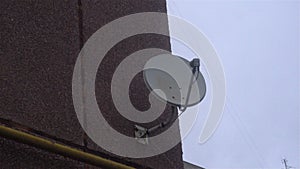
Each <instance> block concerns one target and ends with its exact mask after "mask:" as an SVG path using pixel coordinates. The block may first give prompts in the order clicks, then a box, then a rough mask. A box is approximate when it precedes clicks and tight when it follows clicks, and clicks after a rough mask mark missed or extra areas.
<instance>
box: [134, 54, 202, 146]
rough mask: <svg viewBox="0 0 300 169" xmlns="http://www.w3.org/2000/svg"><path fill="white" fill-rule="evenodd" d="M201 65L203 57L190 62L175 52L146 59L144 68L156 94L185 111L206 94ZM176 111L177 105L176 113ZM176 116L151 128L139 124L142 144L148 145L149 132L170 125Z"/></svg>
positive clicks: (151, 88) (136, 128) (137, 128)
mask: <svg viewBox="0 0 300 169" xmlns="http://www.w3.org/2000/svg"><path fill="white" fill-rule="evenodd" d="M199 66H200V60H199V59H193V60H192V61H190V62H189V61H188V60H186V59H184V58H182V57H179V56H176V55H172V54H162V55H158V56H155V57H152V58H151V59H149V60H148V61H147V62H146V64H145V66H144V71H143V75H144V81H145V83H146V85H147V87H148V89H149V90H150V91H153V93H154V95H155V96H157V97H158V98H159V99H162V100H164V101H166V102H168V103H169V104H172V105H173V106H175V107H179V108H180V109H179V110H180V111H181V113H183V112H184V111H185V110H186V108H187V107H189V106H193V105H196V104H198V103H200V102H201V101H202V99H203V98H204V96H205V93H206V84H205V80H204V77H203V75H202V74H201V72H200V70H199ZM174 110H175V108H174V107H173V113H172V115H174V112H175V111H174ZM177 118H178V115H177ZM177 118H176V119H177ZM172 119H173V118H172V117H170V118H168V119H167V120H166V121H164V122H162V123H160V124H158V125H156V126H153V127H151V128H144V127H142V126H139V125H135V132H134V134H135V138H136V139H137V141H138V142H140V143H143V144H148V135H149V133H151V132H153V131H155V130H157V129H159V128H162V127H164V126H166V125H168V124H169V123H171V122H172Z"/></svg>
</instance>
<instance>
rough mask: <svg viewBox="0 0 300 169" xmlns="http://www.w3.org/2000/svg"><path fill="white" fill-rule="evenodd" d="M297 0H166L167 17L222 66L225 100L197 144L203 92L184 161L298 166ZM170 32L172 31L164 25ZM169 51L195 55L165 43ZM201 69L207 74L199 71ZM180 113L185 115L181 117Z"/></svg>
mask: <svg viewBox="0 0 300 169" xmlns="http://www.w3.org/2000/svg"><path fill="white" fill-rule="evenodd" d="M299 11H300V1H288V0H285V1H284V0H282V1H279V0H277V1H252V0H247V1H237V0H235V1H225V0H224V1H221V0H219V1H216V0H213V1H212V0H210V1H209V0H206V1H203V0H168V12H169V14H171V15H175V16H179V17H182V18H184V19H185V20H187V21H189V22H190V23H192V24H194V25H195V26H196V27H197V28H199V30H200V31H202V32H203V33H204V34H205V35H206V36H207V37H208V39H209V40H210V41H211V42H212V44H213V45H214V47H215V49H216V51H217V53H218V54H219V57H220V59H221V61H222V64H223V67H224V71H225V75H226V88H227V97H226V99H227V100H226V105H225V110H224V114H223V118H222V120H221V123H220V124H219V127H218V129H217V130H216V132H215V133H214V135H213V136H212V137H211V138H210V139H209V140H208V142H206V143H205V144H199V135H200V131H201V128H202V127H203V123H204V119H205V117H206V115H207V114H206V113H207V112H208V106H209V103H210V99H211V97H210V94H211V90H210V87H209V86H208V93H207V97H206V98H205V99H204V101H203V102H202V103H201V104H199V105H198V106H196V107H193V108H191V109H190V110H189V111H199V115H198V118H197V122H196V124H195V126H194V127H193V128H192V130H191V132H190V133H189V135H188V136H187V137H186V138H185V139H184V142H183V150H184V160H186V161H188V162H191V163H193V164H197V165H199V166H204V167H207V168H278V169H279V168H283V165H282V163H281V159H282V157H285V158H286V159H287V160H288V164H289V165H291V166H293V167H294V168H300V164H299V161H300V153H299V152H300V144H299V142H300V140H299V135H300V130H299V129H300V126H299V123H300V121H299V120H300V119H299V118H300V116H299V112H300V110H299V103H300V99H299V94H300V91H299V86H300V83H299V77H300V73H299V56H300V53H299V47H300V42H299V41H300V40H299V39H300V35H299V34H300V33H299V31H300V26H299V22H300V18H299V16H300V13H299ZM170 29H172V28H170ZM172 50H173V53H174V54H179V55H181V56H183V57H185V58H188V59H191V58H193V57H196V56H194V55H193V53H192V52H190V51H189V49H188V48H186V47H184V46H183V45H182V44H180V43H178V42H176V41H174V40H172ZM201 71H202V72H203V74H204V75H205V77H206V80H208V82H207V83H208V85H209V77H208V75H207V72H206V70H205V66H202V68H201ZM185 113H188V111H187V112H185Z"/></svg>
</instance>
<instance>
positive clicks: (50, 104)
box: [0, 0, 183, 169]
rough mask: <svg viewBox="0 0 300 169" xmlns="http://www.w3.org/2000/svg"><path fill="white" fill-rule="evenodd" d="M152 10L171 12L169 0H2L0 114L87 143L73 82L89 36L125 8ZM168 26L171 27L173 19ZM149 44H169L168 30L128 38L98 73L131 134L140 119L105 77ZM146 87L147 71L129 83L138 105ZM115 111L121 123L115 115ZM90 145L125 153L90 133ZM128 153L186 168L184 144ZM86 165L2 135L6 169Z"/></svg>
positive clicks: (108, 112)
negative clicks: (123, 110)
mask: <svg viewBox="0 0 300 169" xmlns="http://www.w3.org/2000/svg"><path fill="white" fill-rule="evenodd" d="M79 5H81V7H80V6H79ZM80 9H81V12H79V10H80ZM146 11H157V12H166V2H165V1H164V0H98V1H97V0H82V2H81V3H78V1H75V0H69V1H62V0H55V1H46V0H45V1H30V0H16V1H13V0H3V1H1V3H0V23H1V24H0V33H1V34H0V35H1V41H0V65H1V67H0V117H2V118H6V119H11V120H13V121H16V122H19V123H22V124H25V125H28V126H30V127H32V128H34V129H37V130H40V131H43V132H47V133H49V134H51V135H55V136H57V137H60V138H63V139H66V140H69V141H72V142H74V143H76V144H80V145H83V135H84V132H83V130H82V129H81V126H80V124H79V123H78V120H77V118H76V114H75V111H74V107H73V102H72V84H71V82H72V73H73V68H74V64H75V61H76V59H77V56H78V53H79V51H80V48H81V47H82V43H83V42H85V41H86V40H87V39H88V38H89V37H90V36H91V35H92V34H93V33H94V32H95V31H96V30H97V29H99V28H100V27H101V26H103V25H104V24H106V23H108V22H110V21H112V20H114V19H117V18H119V17H121V16H124V15H128V14H132V13H137V12H146ZM80 22H82V23H81V24H80ZM162 26H163V27H165V28H166V29H168V27H167V20H166V23H164V24H162ZM80 35H82V36H81V37H80ZM150 47H151V48H153V47H155V48H162V49H166V50H170V43H169V38H167V37H163V36H158V35H138V36H134V37H131V38H128V39H126V40H124V41H122V42H120V43H119V44H117V45H116V46H115V47H114V48H113V49H112V50H111V51H110V52H109V53H108V54H107V55H106V56H105V58H104V60H103V62H102V63H101V65H100V68H99V70H98V74H97V80H96V95H97V101H98V104H99V107H100V109H101V111H102V112H103V113H104V116H105V117H106V119H107V120H108V122H109V123H110V124H111V125H112V126H113V127H114V128H115V129H117V130H118V131H120V132H121V133H124V134H126V135H130V136H131V135H132V133H133V124H134V123H132V122H130V121H129V120H126V119H125V118H123V117H122V116H121V115H120V114H118V112H117V111H116V109H115V108H114V105H113V103H112V100H111V95H110V93H109V91H110V85H109V84H107V83H104V82H105V81H110V80H111V76H112V73H113V71H114V70H115V68H116V67H117V66H118V64H119V63H120V62H121V61H122V59H124V58H125V57H126V56H128V55H129V54H131V53H132V52H134V51H137V50H140V49H145V48H150ZM104 72H105V73H104ZM100 94H101V97H100ZM147 94H148V90H147V89H146V87H145V85H144V82H143V79H142V75H141V74H140V75H138V76H137V77H136V78H135V80H134V81H133V82H132V85H131V90H130V98H131V99H132V102H133V104H134V105H135V106H136V107H137V108H138V109H140V110H145V109H147V108H148V107H149V103H148V101H147V100H148V96H147ZM170 111H171V108H170V107H167V109H166V111H165V112H164V114H163V115H162V116H161V117H160V118H159V119H157V120H156V121H154V122H153V123H151V124H148V125H149V126H150V125H153V124H156V123H158V122H159V121H161V120H163V119H165V118H167V117H168V116H169V115H170ZM116 119H117V120H118V123H115V122H114V121H115V120H116ZM124 126H125V127H124ZM178 137H180V136H179V130H178ZM162 141H167V139H166V140H162ZM88 147H89V148H91V149H94V150H97V151H100V153H99V154H102V153H106V154H108V155H107V157H112V158H119V157H117V156H114V155H112V154H109V153H107V152H106V151H105V150H103V149H101V148H99V147H97V146H96V145H95V144H94V143H93V142H92V141H91V140H88ZM125 160H127V161H132V162H134V163H138V164H140V165H143V166H145V167H151V168H162V169H166V168H183V166H182V151H181V144H178V145H177V146H176V147H175V148H173V149H171V150H170V151H168V152H166V153H165V154H162V155H159V156H155V157H151V158H147V159H125ZM121 161H122V158H121ZM83 167H84V164H82V163H79V162H76V161H73V160H70V159H67V158H63V157H61V156H58V155H54V154H50V153H47V152H44V151H41V150H37V149H35V148H32V147H29V146H25V145H22V144H19V143H15V142H13V141H8V140H6V139H2V138H0V169H2V168H83Z"/></svg>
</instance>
